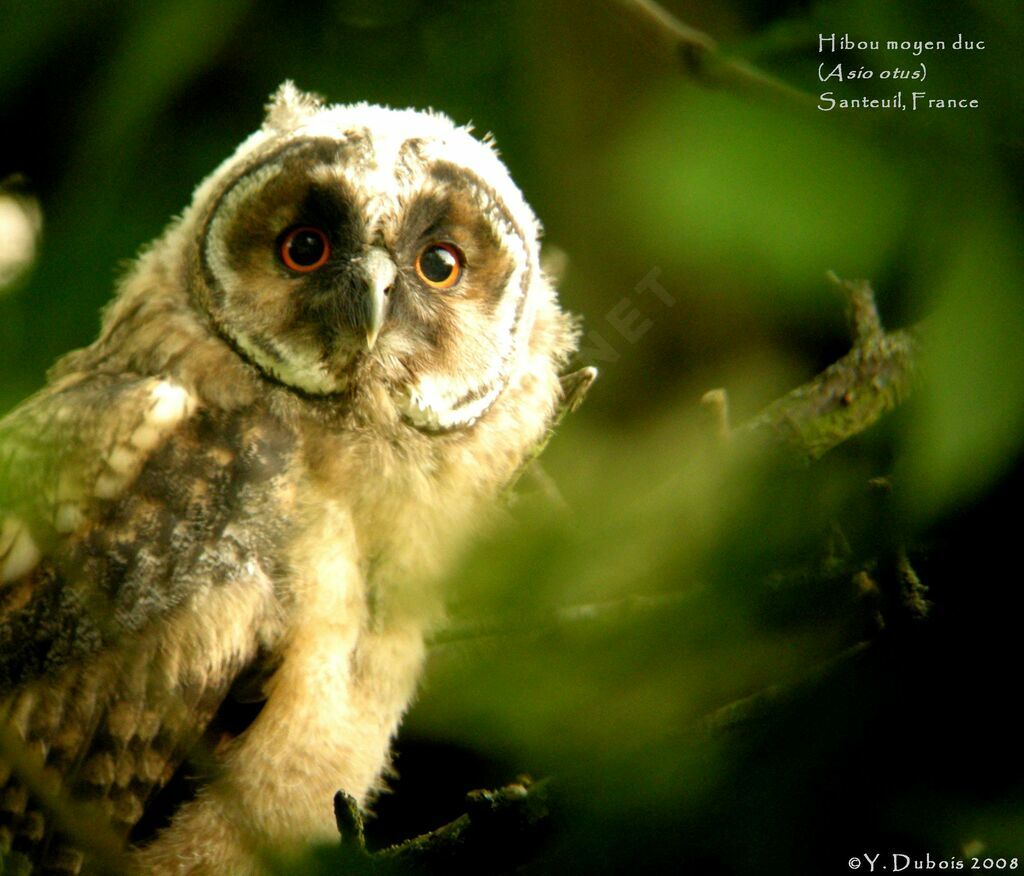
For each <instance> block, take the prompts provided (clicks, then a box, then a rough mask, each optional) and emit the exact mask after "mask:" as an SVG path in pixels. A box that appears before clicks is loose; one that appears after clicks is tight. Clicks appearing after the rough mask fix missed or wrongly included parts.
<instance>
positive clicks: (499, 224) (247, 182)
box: [0, 84, 576, 873]
mask: <svg viewBox="0 0 1024 876" xmlns="http://www.w3.org/2000/svg"><path fill="white" fill-rule="evenodd" d="M537 236H538V227H537V223H536V220H535V219H534V217H533V214H532V213H531V212H530V210H529V208H528V207H527V206H526V204H525V203H524V202H523V200H522V197H521V195H520V193H519V191H518V189H517V188H516V187H515V185H514V183H512V181H511V179H510V178H509V177H508V174H507V171H506V170H505V169H504V167H503V165H502V164H501V163H500V161H499V160H498V158H497V156H496V154H495V152H494V151H493V148H492V147H491V146H490V145H489V144H488V143H484V142H480V141H478V140H475V139H474V138H472V137H471V136H470V135H469V133H468V131H467V130H465V129H461V128H457V127H456V126H454V125H453V124H452V123H451V122H449V121H448V120H447V119H445V118H444V117H442V116H438V115H435V114H426V113H418V112H414V111H392V110H386V109H383V108H379V107H370V106H366V105H359V106H354V107H325V106H323V105H322V104H320V103H319V102H318V101H317V100H315V99H314V98H312V97H310V96H308V95H304V94H302V93H300V92H298V91H296V90H295V89H294V88H293V87H292V86H290V85H289V84H286V85H285V86H282V88H281V90H280V91H279V92H278V94H277V95H276V96H275V98H274V99H273V101H272V103H271V104H270V106H269V107H268V115H267V120H266V122H265V123H264V125H263V127H262V128H261V129H260V131H258V132H257V133H256V134H254V135H253V136H252V137H250V138H249V139H248V140H247V141H245V142H244V143H243V144H242V145H241V146H240V147H239V150H238V151H237V153H236V154H235V155H234V156H232V158H230V159H228V161H226V162H225V163H224V164H223V165H222V166H221V167H220V168H218V170H217V171H215V172H214V174H213V175H211V177H210V178H208V179H207V180H206V181H205V182H204V183H203V184H202V185H201V186H200V187H199V188H198V189H197V191H196V194H195V197H194V201H193V203H192V206H191V207H190V208H189V209H188V210H187V211H186V212H185V213H184V214H183V215H182V217H181V218H180V219H178V220H177V221H176V222H175V223H174V224H172V226H171V227H170V228H169V229H168V231H167V232H166V233H165V234H164V235H163V237H161V238H160V239H158V240H157V241H156V242H155V243H154V244H153V245H152V246H151V247H150V248H148V249H147V250H146V251H145V252H144V253H143V255H142V256H141V257H140V259H139V260H138V262H137V264H136V265H135V266H134V268H133V270H132V271H131V272H130V273H129V275H128V276H127V277H126V278H125V279H124V281H123V282H122V284H121V288H120V290H119V294H118V296H117V298H116V299H115V300H114V302H113V303H112V305H111V306H110V307H109V308H108V309H107V311H106V313H105V317H104V322H103V327H102V331H101V334H100V337H99V339H98V340H97V341H96V342H95V343H94V344H93V345H92V346H90V347H88V348H86V349H84V350H80V351H77V352H75V353H72V354H70V355H69V356H67V357H65V358H64V359H63V360H62V361H61V362H60V363H58V365H57V366H56V368H55V369H54V371H53V372H52V374H51V380H50V385H49V386H48V387H47V388H46V389H44V390H43V391H42V392H41V393H40V394H38V395H37V396H35V397H34V398H32V399H30V400H29V401H28V402H26V403H25V404H24V405H23V406H22V407H21V408H19V409H17V410H15V411H14V412H13V413H12V414H11V415H9V416H8V417H7V418H6V419H5V420H4V421H2V422H0V520H2V525H3V530H2V531H0V579H2V580H0V667H2V668H0V698H2V711H0V715H2V716H4V718H5V722H4V723H5V724H6V727H7V730H6V731H5V735H4V736H3V737H0V762H4V761H5V762H6V765H0V783H5V784H4V790H3V794H2V795H0V840H2V841H3V843H4V846H5V847H6V848H7V849H8V856H9V857H10V859H11V860H12V861H16V862H18V865H19V866H23V867H28V866H32V865H35V866H37V867H40V868H42V869H49V870H54V871H64V872H76V871H77V870H78V869H80V868H81V866H82V865H83V861H85V860H87V859H88V858H87V855H90V854H91V855H94V856H101V855H103V854H113V855H116V854H118V849H120V848H121V847H122V846H123V845H124V844H125V843H126V842H127V841H128V840H129V839H130V840H131V845H130V849H131V850H130V852H129V854H130V860H131V861H132V862H133V864H134V865H135V866H137V867H139V868H140V869H141V870H142V871H143V872H154V873H235V872H238V873H246V872H259V869H260V866H261V860H262V857H261V855H262V854H263V853H264V852H265V850H266V849H268V848H272V849H274V850H275V852H281V851H282V850H284V851H287V850H288V849H289V848H291V847H297V846H300V845H302V844H304V843H308V842H309V841H311V840H324V841H329V840H331V839H332V838H334V837H336V828H335V825H334V817H333V811H332V799H333V796H334V794H335V792H336V791H339V790H341V791H344V792H346V793H347V794H349V795H351V796H352V797H353V798H354V799H355V800H356V801H358V802H360V803H365V802H366V801H367V800H368V799H369V798H370V797H371V796H372V794H373V792H374V790H375V789H376V788H377V787H378V786H379V783H380V777H381V774H382V771H383V770H384V769H385V768H386V766H387V763H388V750H389V745H390V741H391V738H392V736H393V735H394V733H395V731H396V728H397V726H398V723H399V720H400V718H401V715H402V713H403V712H404V710H405V709H406V707H407V705H408V703H409V701H410V700H411V698H412V696H413V694H414V691H415V686H416V680H417V678H418V675H419V671H420V667H421V664H422V661H423V657H424V637H425V635H426V634H427V633H428V631H429V630H430V629H431V628H432V627H433V626H434V625H436V624H437V623H438V622H440V620H441V619H442V617H443V600H442V589H443V588H442V584H443V576H444V572H445V568H446V566H447V565H448V563H449V561H450V559H451V557H452V556H453V555H454V554H455V553H456V552H457V550H458V547H459V545H460V544H462V543H463V541H464V540H465V539H466V538H467V537H469V536H470V535H472V533H473V532H474V530H476V529H478V528H479V525H480V522H481V521H482V520H484V519H486V516H487V511H488V509H489V508H490V507H491V506H492V505H493V502H494V498H495V495H496V494H497V493H498V492H499V491H500V490H501V489H502V488H503V487H504V486H505V485H507V484H508V483H509V481H510V480H511V479H512V478H513V477H514V475H515V473H516V472H517V470H518V469H519V468H520V467H521V465H522V464H523V462H524V460H525V459H526V458H527V457H528V456H529V454H530V453H531V452H532V451H533V449H534V448H535V447H536V446H537V445H538V443H539V442H540V441H541V440H542V438H543V437H544V435H545V434H546V432H547V430H548V429H549V428H550V426H551V423H552V418H553V416H554V413H555V410H556V407H557V405H558V403H559V400H560V385H559V381H558V374H559V370H560V369H561V367H562V366H563V365H564V362H565V360H566V358H567V356H568V355H569V354H570V352H571V350H572V349H573V347H574V344H575V337H576V333H575V329H574V325H573V322H572V320H571V319H570V318H568V317H567V316H566V315H564V314H563V313H562V312H561V310H560V309H559V307H558V305H557V303H556V301H555V297H554V293H553V291H552V289H551V287H550V285H549V283H548V282H547V280H546V278H545V277H544V276H543V273H542V272H541V270H540V267H539V264H538V258H537V246H538V244H537ZM236 702H237V703H243V704H244V703H249V704H250V705H249V706H247V708H248V718H247V719H246V721H245V722H244V724H243V725H238V726H231V727H227V726H226V725H225V724H223V722H224V721H225V720H226V719H224V717H223V716H224V715H225V714H228V712H230V709H229V708H228V707H229V706H231V705H232V704H233V703H236ZM197 752H198V754H197ZM186 758H191V759H192V761H195V762H196V763H197V764H198V763H199V762H200V761H201V762H202V763H201V765H199V766H196V765H193V766H192V767H191V768H192V771H193V772H195V773H198V774H201V776H202V781H200V782H199V783H198V784H199V787H198V789H197V790H195V789H194V793H193V794H192V795H191V796H190V798H188V799H187V801H186V802H183V803H180V804H178V805H176V806H174V807H172V809H171V813H170V817H169V818H166V817H165V818H163V821H162V822H161V823H159V824H156V825H152V824H148V822H149V821H151V820H152V819H151V818H150V813H151V812H152V811H153V810H154V808H156V804H157V803H159V802H160V801H161V799H162V797H161V795H160V789H161V788H163V787H164V786H167V785H168V783H172V782H171V780H172V777H173V776H174V775H175V773H176V771H180V770H181V769H182V764H183V762H185V761H186ZM172 784H173V783H172ZM54 799H57V800H60V799H64V800H68V799H70V800H71V801H72V803H71V813H72V815H71V816H68V815H67V813H66V812H65V813H64V814H63V815H61V814H59V813H58V812H57V811H56V810H55V806H54V803H53V801H54ZM58 808H59V807H58ZM97 813H100V814H101V816H102V820H103V821H104V827H103V829H102V830H98V829H97V830H92V829H91V826H92V825H93V824H95V818H96V814H97ZM143 827H145V828H146V829H145V830H141V828H143Z"/></svg>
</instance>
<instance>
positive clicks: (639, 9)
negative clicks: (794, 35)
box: [611, 0, 814, 105]
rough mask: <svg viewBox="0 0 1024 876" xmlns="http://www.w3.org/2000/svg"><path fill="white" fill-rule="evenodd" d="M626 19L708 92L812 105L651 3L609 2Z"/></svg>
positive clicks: (799, 93) (635, 0) (650, 0)
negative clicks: (723, 90) (719, 90)
mask: <svg viewBox="0 0 1024 876" xmlns="http://www.w3.org/2000/svg"><path fill="white" fill-rule="evenodd" d="M611 2H613V3H614V4H615V5H616V6H618V7H620V8H621V9H622V10H623V12H625V13H626V14H627V15H629V16H630V18H632V19H633V20H634V21H635V22H636V23H637V24H639V25H640V26H641V27H642V28H643V30H644V31H645V32H646V33H647V34H648V36H649V37H650V38H651V40H652V42H653V43H654V44H655V45H657V46H658V47H659V48H660V50H661V51H662V53H663V54H666V55H667V56H668V57H669V58H671V59H672V60H673V61H674V62H675V63H676V64H678V65H679V66H680V67H681V68H682V71H683V73H684V74H685V75H686V76H688V77H689V78H690V79H693V80H694V81H695V82H697V83H698V84H700V85H703V86H705V87H708V88H728V89H730V90H733V91H737V92H739V93H743V94H749V95H752V96H756V97H767V98H771V99H774V100H782V101H784V102H786V103H798V104H804V105H806V104H812V103H813V100H814V99H813V98H812V97H811V96H810V95H809V94H805V93H804V92H802V91H799V90H798V89H796V88H793V87H792V86H790V85H787V84H786V83H785V82H782V81H781V80H779V79H776V78H775V77H773V76H770V75H769V74H767V73H765V72H764V71H762V70H759V69H758V68H757V67H754V66H753V65H752V64H748V63H747V62H745V61H740V60H737V59H735V58H729V57H726V56H725V55H723V54H722V52H721V50H720V49H719V48H718V43H717V42H715V40H714V39H712V38H711V37H710V36H708V35H707V34H706V33H704V32H703V31H700V30H697V29H696V28H695V27H691V26H690V25H688V24H685V23H684V22H682V21H680V20H679V19H678V18H676V17H675V16H674V15H673V14H672V13H671V12H669V11H668V10H667V9H665V8H664V7H663V6H661V5H659V4H658V3H656V2H654V0H611Z"/></svg>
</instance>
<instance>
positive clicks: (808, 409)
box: [731, 274, 917, 460]
mask: <svg viewBox="0 0 1024 876" xmlns="http://www.w3.org/2000/svg"><path fill="white" fill-rule="evenodd" d="M829 277H830V279H831V280H832V282H833V283H835V284H836V285H837V286H838V287H839V288H840V289H841V290H842V291H843V292H844V293H845V295H846V297H847V313H848V316H849V319H850V328H851V334H852V336H853V348H852V349H851V350H850V352H849V353H847V354H846V355H845V356H844V357H843V358H842V359H840V360H839V361H838V362H836V363H834V364H833V365H831V366H829V367H828V368H826V369H825V370H824V371H823V372H822V373H821V374H819V375H818V376H817V377H815V378H814V379H813V380H811V381H810V382H809V383H805V384H804V385H803V386H801V387H798V388H797V389H794V390H793V391H792V392H790V393H788V394H787V395H785V396H783V397H782V398H780V399H778V400H777V401H775V402H773V403H772V404H770V405H768V407H766V408H765V409H764V410H763V411H761V413H759V414H758V415H757V416H755V417H754V418H753V419H751V420H748V421H747V422H746V423H744V424H743V425H741V426H740V427H738V428H737V429H736V430H734V431H733V432H732V434H731V437H732V438H733V439H739V440H752V441H754V442H757V443H762V444H770V445H771V444H773V445H777V446H781V447H783V448H786V449H788V450H790V451H792V452H793V453H795V454H796V455H797V456H800V457H803V458H806V459H811V460H814V459H819V458H821V457H822V456H823V455H824V454H825V453H827V452H828V451H829V450H831V449H832V448H833V447H835V446H837V445H838V444H841V443H843V442H844V441H846V440H848V439H849V438H852V437H853V436H854V435H858V434H860V433H861V432H863V431H864V430H865V429H867V428H869V427H870V426H873V425H874V424H875V423H876V422H877V421H878V419H879V418H880V417H881V416H882V415H883V414H885V413H887V412H888V411H891V410H893V409H894V408H896V407H897V406H898V405H900V404H901V403H902V402H903V401H905V400H906V398H907V396H908V395H909V393H910V389H911V385H912V382H913V376H914V355H915V352H916V348H917V342H916V340H915V338H914V335H913V334H912V333H911V332H909V331H895V332H889V333H886V332H885V331H883V329H882V323H881V320H880V319H879V317H878V310H877V308H876V306H875V298H874V294H873V292H872V291H871V287H870V285H869V284H868V283H867V281H865V280H852V281H847V280H840V279H839V278H838V277H836V276H835V274H830V275H829Z"/></svg>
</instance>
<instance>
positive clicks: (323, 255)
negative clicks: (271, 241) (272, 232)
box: [277, 225, 331, 274]
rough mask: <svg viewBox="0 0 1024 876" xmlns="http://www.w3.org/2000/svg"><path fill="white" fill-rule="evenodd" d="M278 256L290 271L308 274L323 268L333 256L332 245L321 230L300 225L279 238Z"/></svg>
mask: <svg viewBox="0 0 1024 876" xmlns="http://www.w3.org/2000/svg"><path fill="white" fill-rule="evenodd" d="M279 241H280V242H279V243H278V247H277V254H278V256H279V257H280V259H281V264H283V265H284V266H285V267H286V268H287V269H288V270H289V271H295V272H296V273H298V274H308V273H309V272H310V271H315V270H316V269H317V268H319V267H320V266H322V265H323V264H324V262H326V261H327V259H329V258H330V256H331V244H330V243H329V242H328V240H327V235H326V234H324V233H323V232H322V231H321V230H320V229H319V228H313V227H312V226H309V225H300V226H299V227H298V228H291V229H289V230H288V231H286V232H285V233H284V234H283V235H281V237H280V238H279Z"/></svg>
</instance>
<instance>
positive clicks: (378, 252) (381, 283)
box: [359, 246, 398, 351]
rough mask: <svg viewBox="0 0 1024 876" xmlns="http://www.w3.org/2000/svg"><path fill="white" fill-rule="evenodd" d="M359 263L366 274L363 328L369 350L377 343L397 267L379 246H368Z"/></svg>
mask: <svg viewBox="0 0 1024 876" xmlns="http://www.w3.org/2000/svg"><path fill="white" fill-rule="evenodd" d="M359 265H360V267H361V269H362V271H363V273H364V274H365V276H366V308H365V310H364V311H363V315H364V317H365V322H364V326H363V327H364V328H365V330H366V349H367V351H370V350H372V349H373V348H374V345H376V343H377V336H378V335H379V334H380V330H381V326H382V325H383V324H384V316H385V313H386V311H387V303H388V293H389V292H390V291H391V287H392V286H393V285H394V282H395V276H396V274H397V273H398V269H397V268H396V267H395V263H394V262H393V261H392V260H391V256H389V255H388V254H387V252H386V251H385V250H383V249H381V248H380V247H379V246H374V247H370V249H369V250H368V251H367V253H366V255H364V256H362V257H361V258H360V259H359Z"/></svg>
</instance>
